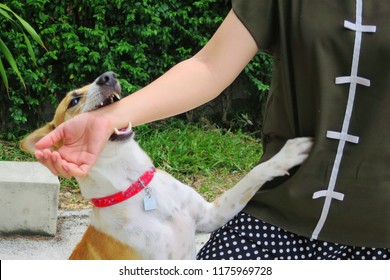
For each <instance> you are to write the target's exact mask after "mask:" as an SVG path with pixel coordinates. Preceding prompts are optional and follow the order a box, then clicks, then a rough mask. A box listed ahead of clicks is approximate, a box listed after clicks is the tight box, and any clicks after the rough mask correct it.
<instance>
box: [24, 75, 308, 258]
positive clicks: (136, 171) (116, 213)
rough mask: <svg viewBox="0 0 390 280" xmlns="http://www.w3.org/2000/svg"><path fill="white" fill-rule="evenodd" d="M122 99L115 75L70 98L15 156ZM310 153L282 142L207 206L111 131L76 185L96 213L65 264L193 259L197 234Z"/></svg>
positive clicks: (127, 138) (129, 138) (128, 137)
mask: <svg viewBox="0 0 390 280" xmlns="http://www.w3.org/2000/svg"><path fill="white" fill-rule="evenodd" d="M120 92H121V89H120V85H119V83H118V81H117V80H116V77H115V74H114V73H113V72H107V73H105V74H103V75H101V76H100V77H98V78H97V79H96V80H95V81H94V82H93V83H92V84H90V85H87V86H85V87H83V88H80V89H77V90H73V91H71V92H69V93H68V94H67V95H66V97H65V98H64V99H63V100H62V101H61V103H60V105H59V106H58V108H57V110H56V112H55V116H54V118H53V120H52V121H51V122H50V123H48V124H46V125H45V126H44V127H42V128H40V129H38V130H36V131H35V132H33V133H32V134H30V135H29V136H27V137H26V138H25V139H24V140H23V141H22V143H21V148H22V149H23V150H26V151H28V152H31V153H33V152H34V150H35V147H34V145H35V143H36V142H37V141H38V140H39V139H41V138H42V137H43V136H44V135H46V134H48V133H49V132H50V131H52V130H53V129H54V128H55V127H57V126H58V125H59V124H61V123H62V122H64V121H66V120H67V119H69V118H72V117H73V116H75V115H77V114H80V113H82V112H87V111H91V110H95V109H98V108H100V107H102V106H105V105H108V104H111V103H112V102H115V101H118V100H119V99H120ZM311 145H312V141H311V139H310V138H297V139H294V140H290V141H288V142H287V144H286V145H285V146H284V147H283V149H282V150H281V151H280V152H279V153H278V154H277V155H276V156H274V157H273V158H272V159H270V160H269V161H267V162H264V163H262V164H260V165H258V166H256V167H255V168H254V169H252V171H250V172H249V173H248V174H247V175H246V176H245V177H244V178H243V179H242V180H241V181H240V182H238V184H237V185H236V186H234V187H233V188H231V189H230V190H228V191H226V192H225V193H224V194H223V195H221V196H220V197H219V198H217V199H216V200H215V201H214V202H211V203H209V202H207V201H206V200H205V199H204V198H203V197H202V196H201V195H199V194H198V193H197V192H196V191H195V190H194V189H192V188H191V187H189V186H187V185H185V184H183V183H181V182H179V181H178V180H176V179H175V178H173V177H172V176H170V175H169V174H167V173H165V172H163V171H160V170H156V169H155V168H154V166H153V162H152V161H151V159H150V158H149V157H148V155H147V154H146V153H145V152H144V151H143V150H142V149H141V148H140V147H139V145H138V144H137V143H136V141H135V140H134V137H133V131H132V130H131V127H129V128H127V129H125V130H121V131H118V130H116V132H115V133H114V134H113V135H112V136H111V139H110V141H109V142H108V143H107V145H106V146H105V148H104V149H103V151H102V154H101V155H100V158H99V159H98V161H97V162H96V164H95V166H94V167H93V168H92V170H91V171H90V172H89V174H88V176H87V177H85V178H76V179H77V181H78V183H79V185H80V188H81V191H82V193H83V195H84V196H85V197H87V198H88V199H90V200H91V201H92V203H93V204H94V207H93V210H92V214H91V222H90V225H89V227H88V229H87V231H86V232H85V234H84V236H83V238H82V240H81V241H80V243H79V244H78V245H77V246H76V248H75V249H74V251H73V253H72V255H71V256H70V259H194V258H195V256H196V251H195V233H196V232H212V231H214V230H216V229H218V228H219V227H221V226H222V225H224V224H225V223H226V222H227V221H229V219H231V218H232V217H233V216H234V215H236V214H237V213H238V212H239V211H241V210H242V209H243V207H244V206H245V205H246V204H247V202H248V201H249V199H250V198H251V197H252V196H253V195H254V194H255V193H256V191H257V190H258V189H259V188H260V187H261V186H262V185H263V184H264V183H265V182H266V181H268V180H270V179H272V178H274V177H277V176H283V175H286V174H288V173H287V171H288V169H290V168H291V167H293V166H295V165H299V164H301V163H302V162H303V161H304V160H305V159H306V157H307V155H308V152H309V150H310V147H311ZM57 148H58V147H57Z"/></svg>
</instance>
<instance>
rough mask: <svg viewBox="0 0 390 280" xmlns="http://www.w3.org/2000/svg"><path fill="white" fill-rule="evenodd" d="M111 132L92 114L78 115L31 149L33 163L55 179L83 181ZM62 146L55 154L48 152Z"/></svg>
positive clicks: (110, 125) (109, 127) (107, 123)
mask: <svg viewBox="0 0 390 280" xmlns="http://www.w3.org/2000/svg"><path fill="white" fill-rule="evenodd" d="M112 132H113V128H112V124H111V122H110V121H109V120H107V119H106V118H104V117H101V116H98V115H96V114H91V113H85V114H81V115H78V116H76V117H74V118H72V119H70V120H68V121H66V122H64V123H62V124H61V125H59V126H58V127H57V128H56V129H55V130H53V131H52V132H51V133H49V134H48V135H46V136H45V137H43V138H42V139H41V140H40V141H38V142H37V143H36V145H35V147H36V148H37V150H36V152H35V156H36V157H37V159H38V160H39V161H40V162H41V163H42V164H43V165H45V166H46V167H47V168H49V169H50V170H51V172H52V173H53V174H55V175H57V176H63V177H67V178H69V177H72V176H74V177H85V176H87V174H88V172H89V171H90V170H91V168H92V167H93V165H94V164H95V162H96V161H97V159H98V157H99V154H100V152H101V151H102V149H103V147H104V145H105V144H106V143H107V141H108V139H109V137H110V135H111V134H112ZM61 143H62V146H61V147H60V148H59V149H58V150H57V151H50V150H48V149H49V148H51V147H53V146H54V145H56V144H61Z"/></svg>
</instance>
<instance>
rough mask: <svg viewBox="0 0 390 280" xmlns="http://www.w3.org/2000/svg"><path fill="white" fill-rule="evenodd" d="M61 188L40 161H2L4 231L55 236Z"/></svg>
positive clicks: (1, 226) (1, 222)
mask: <svg viewBox="0 0 390 280" xmlns="http://www.w3.org/2000/svg"><path fill="white" fill-rule="evenodd" d="M59 188H60V183H59V181H58V178H57V177H56V176H54V175H53V174H52V173H51V172H50V171H49V170H48V169H47V168H46V167H44V166H43V165H41V164H40V163H38V162H10V161H0V233H3V234H42V235H55V234H56V228H57V212H58V196H59Z"/></svg>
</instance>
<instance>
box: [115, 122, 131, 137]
mask: <svg viewBox="0 0 390 280" xmlns="http://www.w3.org/2000/svg"><path fill="white" fill-rule="evenodd" d="M114 131H115V132H114V133H113V134H112V135H111V137H110V141H124V140H127V139H129V138H130V137H131V136H132V135H133V129H132V125H131V123H129V125H128V126H127V127H126V128H121V129H117V128H115V129H114Z"/></svg>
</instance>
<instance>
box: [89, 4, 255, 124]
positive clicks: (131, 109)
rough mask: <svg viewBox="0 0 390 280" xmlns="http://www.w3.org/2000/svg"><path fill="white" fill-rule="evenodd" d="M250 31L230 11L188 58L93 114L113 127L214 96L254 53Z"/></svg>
mask: <svg viewBox="0 0 390 280" xmlns="http://www.w3.org/2000/svg"><path fill="white" fill-rule="evenodd" d="M257 50H258V48H257V45H256V43H255V41H254V39H253V38H252V36H251V34H250V33H249V32H248V30H247V29H246V28H245V26H244V25H243V24H242V23H241V21H240V20H239V19H238V18H237V17H236V15H235V14H234V12H233V11H231V12H230V13H229V14H228V16H227V17H226V19H225V20H224V22H223V23H222V24H221V26H220V28H219V29H218V30H217V32H216V33H215V34H214V36H213V37H212V38H211V39H210V41H209V42H208V43H207V44H206V45H205V47H204V48H203V49H202V50H200V51H199V52H198V53H197V54H196V55H194V56H193V57H192V58H190V59H188V60H185V61H183V62H181V63H179V64H177V65H176V66H174V67H173V68H172V69H170V70H169V71H168V72H166V73H165V74H164V75H163V76H161V77H160V78H159V79H157V80H155V81H154V82H153V83H151V84H150V85H148V86H146V87H144V88H143V89H141V90H139V91H138V92H136V93H134V94H132V95H130V96H128V97H126V98H124V99H123V100H121V101H120V102H118V103H115V104H113V105H111V106H107V107H105V108H101V109H99V110H98V111H96V112H95V113H96V114H99V115H104V116H106V117H107V118H109V119H110V120H111V121H112V123H113V125H114V127H124V126H126V125H127V124H128V123H129V122H131V123H132V124H133V125H139V124H143V123H148V122H151V121H154V120H158V119H163V118H166V117H170V116H173V115H177V114H180V113H183V112H186V111H188V110H191V109H193V108H195V107H198V106H200V105H202V104H204V103H206V102H208V101H210V100H211V99H213V98H215V97H217V96H218V95H219V94H220V93H221V92H222V91H223V90H224V89H225V88H226V87H227V86H229V85H230V84H231V83H232V82H233V81H234V79H235V78H236V77H237V76H238V75H239V74H240V72H241V71H242V70H243V68H244V67H245V66H246V65H247V64H248V63H249V61H250V60H251V59H252V58H253V56H254V55H255V54H256V52H257Z"/></svg>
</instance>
